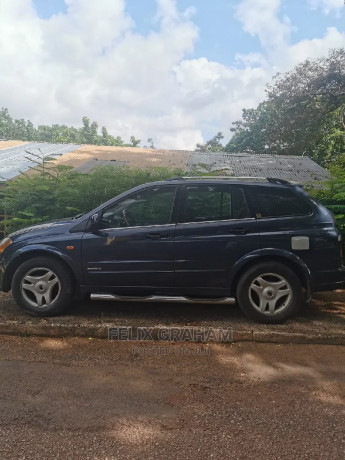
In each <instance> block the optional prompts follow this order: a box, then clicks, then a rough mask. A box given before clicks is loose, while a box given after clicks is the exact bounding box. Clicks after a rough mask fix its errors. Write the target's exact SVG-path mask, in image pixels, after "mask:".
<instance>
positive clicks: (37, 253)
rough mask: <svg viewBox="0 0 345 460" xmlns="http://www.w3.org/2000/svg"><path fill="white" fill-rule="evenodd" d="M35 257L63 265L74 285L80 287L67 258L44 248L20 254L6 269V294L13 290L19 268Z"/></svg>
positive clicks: (4, 282)
mask: <svg viewBox="0 0 345 460" xmlns="http://www.w3.org/2000/svg"><path fill="white" fill-rule="evenodd" d="M33 257H49V258H51V259H53V260H55V261H57V262H59V263H60V264H62V265H63V266H64V267H65V268H66V270H68V272H69V274H70V276H71V279H72V283H73V285H74V286H75V287H76V286H77V285H78V281H77V278H76V275H75V272H74V270H73V268H72V266H71V264H70V263H69V262H68V260H66V258H65V257H62V255H61V254H58V253H56V252H55V251H50V250H47V249H42V248H35V249H31V250H28V251H24V252H22V253H20V254H18V255H17V257H15V258H14V259H13V260H11V262H10V263H9V265H8V266H7V268H6V271H5V273H4V279H3V289H4V291H5V292H8V291H9V290H10V289H11V284H12V279H13V275H14V273H15V272H16V270H17V268H18V267H19V266H20V265H21V264H22V263H24V262H26V261H27V260H30V259H32V258H33Z"/></svg>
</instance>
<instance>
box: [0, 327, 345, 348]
mask: <svg viewBox="0 0 345 460" xmlns="http://www.w3.org/2000/svg"><path fill="white" fill-rule="evenodd" d="M115 327H119V326H117V325H114V324H96V325H85V324H80V325H75V324H72V325H66V324H58V323H57V324H32V323H29V324H26V323H0V335H17V336H22V337H32V336H34V337H55V338H56V337H60V338H66V337H92V338H99V339H109V328H115ZM124 327H127V326H124ZM164 327H165V328H167V329H171V327H172V326H162V325H161V326H157V327H156V328H153V329H157V328H158V329H159V328H164ZM175 328H179V329H183V327H181V326H175ZM138 329H139V327H136V326H134V327H132V331H133V335H134V336H137V331H138ZM202 329H203V330H205V331H211V330H215V329H217V328H211V327H202ZM218 330H219V329H218ZM152 340H153V341H159V340H161V338H160V337H159V335H157V333H156V332H155V331H153V333H152ZM199 342H203V341H202V340H200V341H199ZM208 342H209V343H234V342H257V343H291V344H323V345H345V332H344V333H339V332H338V331H327V332H324V333H309V332H308V333H302V332H288V331H285V332H278V331H272V330H270V331H255V330H243V331H241V330H236V329H233V330H232V331H231V336H229V337H228V338H225V339H224V337H222V338H221V339H220V340H218V339H217V337H214V338H212V340H209V341H208Z"/></svg>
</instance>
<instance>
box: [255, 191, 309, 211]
mask: <svg viewBox="0 0 345 460" xmlns="http://www.w3.org/2000/svg"><path fill="white" fill-rule="evenodd" d="M248 193H249V197H250V201H251V203H252V205H253V207H254V211H255V214H256V217H289V216H305V215H308V214H311V213H312V207H311V205H310V203H308V201H307V200H306V199H305V198H304V197H303V196H301V195H299V194H297V193H295V192H294V191H293V190H289V189H287V188H278V187H277V188H276V187H274V188H273V187H272V188H268V187H248Z"/></svg>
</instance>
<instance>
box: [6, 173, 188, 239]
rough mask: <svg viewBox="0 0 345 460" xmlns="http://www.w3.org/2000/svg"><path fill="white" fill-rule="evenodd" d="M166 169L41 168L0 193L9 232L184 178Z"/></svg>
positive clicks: (89, 208) (8, 184) (18, 179)
mask: <svg viewBox="0 0 345 460" xmlns="http://www.w3.org/2000/svg"><path fill="white" fill-rule="evenodd" d="M181 174H182V171H180V170H170V169H167V168H152V169H150V170H145V169H129V168H128V167H126V166H123V167H119V166H113V167H109V166H106V167H105V166H103V167H99V168H96V169H95V170H94V171H93V172H92V173H91V174H85V175H84V174H80V173H77V172H74V171H71V170H70V169H68V168H66V167H65V168H60V167H59V168H51V167H50V166H49V169H48V168H47V166H45V169H44V170H43V168H42V167H41V171H40V173H39V174H34V175H23V176H20V177H18V178H16V179H14V180H11V181H9V182H7V183H6V185H4V186H3V187H2V188H1V189H0V208H2V209H6V213H7V215H9V216H11V218H10V219H8V221H7V222H6V224H7V228H8V231H14V230H16V229H18V228H22V227H26V226H28V225H31V224H35V223H38V222H44V221H49V220H55V219H59V218H64V217H70V216H73V215H76V214H79V213H85V212H88V211H90V210H91V209H93V208H95V207H97V206H98V205H100V204H102V203H103V202H105V201H107V200H109V199H110V198H112V197H114V196H116V195H119V194H120V193H122V192H124V191H125V190H128V189H130V188H132V187H135V186H136V185H140V184H143V183H146V182H151V181H157V180H163V179H166V178H168V177H172V176H176V175H181Z"/></svg>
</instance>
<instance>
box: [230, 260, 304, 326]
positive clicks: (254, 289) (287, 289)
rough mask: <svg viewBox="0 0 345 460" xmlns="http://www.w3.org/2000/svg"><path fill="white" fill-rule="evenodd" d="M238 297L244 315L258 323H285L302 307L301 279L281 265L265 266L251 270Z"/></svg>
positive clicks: (269, 264) (270, 264)
mask: <svg viewBox="0 0 345 460" xmlns="http://www.w3.org/2000/svg"><path fill="white" fill-rule="evenodd" d="M236 294H237V302H238V304H239V306H240V308H241V310H242V311H243V313H244V314H245V315H246V316H247V317H248V318H250V319H252V320H254V321H256V322H259V323H266V324H267V323H270V324H279V323H282V322H283V321H285V320H287V319H288V318H291V317H293V316H294V315H296V314H297V312H298V311H299V309H300V308H301V306H302V305H303V292H302V286H301V283H300V281H299V279H298V277H297V276H296V275H295V273H294V272H293V271H292V270H291V269H290V268H289V267H286V266H285V265H283V264H281V263H278V262H262V263H260V264H257V265H254V266H253V267H251V268H249V269H248V270H247V271H246V272H245V273H244V274H243V275H242V277H241V278H240V280H239V283H238V285H237V289H236Z"/></svg>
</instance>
